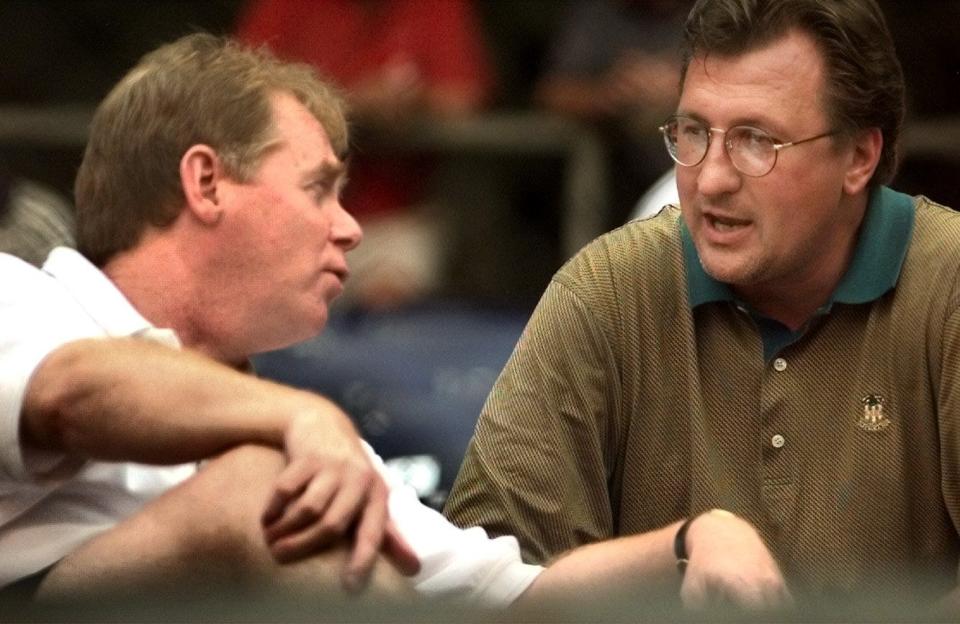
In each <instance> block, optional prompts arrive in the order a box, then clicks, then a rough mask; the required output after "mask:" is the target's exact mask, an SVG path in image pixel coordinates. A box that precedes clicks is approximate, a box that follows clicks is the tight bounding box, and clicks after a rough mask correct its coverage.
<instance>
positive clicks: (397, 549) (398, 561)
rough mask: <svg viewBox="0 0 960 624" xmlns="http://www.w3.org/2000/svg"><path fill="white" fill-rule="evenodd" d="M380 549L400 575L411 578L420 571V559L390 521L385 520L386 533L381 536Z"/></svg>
mask: <svg viewBox="0 0 960 624" xmlns="http://www.w3.org/2000/svg"><path fill="white" fill-rule="evenodd" d="M381 549H382V550H383V553H384V554H385V555H386V556H387V557H389V559H390V560H391V561H392V562H393V564H394V565H395V566H397V569H398V570H400V573H401V574H405V575H407V576H412V575H414V574H416V573H417V572H419V571H420V558H419V557H418V556H417V553H416V552H414V550H413V547H411V546H410V544H408V543H407V540H405V539H403V536H402V535H400V531H398V530H397V527H396V526H394V524H393V522H392V521H391V520H387V532H386V533H385V534H384V536H383V546H381Z"/></svg>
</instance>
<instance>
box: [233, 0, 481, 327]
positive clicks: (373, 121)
mask: <svg viewBox="0 0 960 624" xmlns="http://www.w3.org/2000/svg"><path fill="white" fill-rule="evenodd" d="M237 34H238V36H239V37H240V38H241V39H242V40H244V41H246V42H247V43H251V44H266V45H268V46H269V47H270V48H271V49H273V50H274V52H276V53H277V54H278V55H280V56H281V57H284V58H287V59H291V60H297V61H305V62H308V63H311V64H313V65H314V66H316V67H317V68H319V69H320V71H321V72H322V73H324V74H325V75H327V76H328V77H330V78H332V79H333V80H334V81H335V82H337V83H338V84H339V85H340V86H341V87H342V88H343V89H344V90H345V92H346V95H347V98H348V101H349V103H350V106H351V113H352V118H353V121H354V124H355V125H356V130H357V132H358V135H357V136H358V138H357V139H356V140H355V142H354V145H353V148H354V151H353V152H352V158H351V163H350V177H351V180H352V182H351V184H350V185H349V186H348V187H347V188H346V190H345V196H344V198H343V202H344V206H346V207H347V209H348V210H349V211H350V212H351V213H352V214H353V215H354V216H355V217H356V218H357V219H358V220H359V221H360V222H361V224H362V225H363V228H364V232H365V238H366V240H367V244H366V245H364V248H363V249H362V250H358V251H357V252H355V253H354V254H353V256H352V258H351V261H352V263H353V266H354V272H353V281H352V285H351V290H352V293H351V295H350V296H349V297H350V299H352V300H353V302H354V303H356V304H359V305H361V306H364V307H370V308H379V309H382V308H389V307H395V306H398V305H402V304H404V303H411V302H414V301H417V300H419V299H421V298H423V297H424V296H426V295H430V294H432V293H434V292H435V291H436V290H437V288H438V287H439V286H440V284H441V280H442V278H443V266H444V261H445V254H444V253H443V241H444V240H445V238H446V237H445V236H444V232H443V223H444V221H445V217H444V214H443V213H444V211H445V210H446V208H445V207H443V206H435V205H434V206H431V203H434V202H436V201H438V200H437V198H436V196H435V194H431V192H430V191H431V189H430V186H429V183H430V179H431V172H432V170H433V163H432V162H430V159H429V158H428V157H425V156H423V155H420V156H416V157H414V156H413V155H405V156H404V157H402V158H400V157H397V155H396V153H393V154H390V155H382V154H378V153H375V152H374V151H373V150H369V149H367V145H368V144H367V142H366V141H367V140H368V139H370V138H372V139H373V140H376V139H377V137H378V136H379V137H383V136H384V135H390V134H392V133H397V132H401V131H402V130H404V129H405V128H406V129H409V128H410V126H411V124H413V123H414V122H416V121H419V120H423V119H424V118H431V117H433V118H441V119H458V118H463V117H466V116H469V115H472V114H474V113H476V112H478V111H480V110H481V109H482V107H483V106H484V105H485V103H486V102H487V101H488V99H489V96H490V92H491V88H492V85H493V73H492V70H491V67H490V64H489V60H488V52H487V49H486V44H485V42H484V40H483V37H482V36H481V29H480V25H479V23H478V20H477V17H476V16H475V14H474V11H473V6H472V5H471V4H470V2H469V1H468V0H417V1H416V2H410V1H407V0H325V1H324V2H313V1H311V0H252V1H250V2H249V3H248V4H246V5H245V6H244V7H243V8H242V9H241V12H240V15H239V18H238V22H237Z"/></svg>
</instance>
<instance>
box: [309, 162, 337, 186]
mask: <svg viewBox="0 0 960 624" xmlns="http://www.w3.org/2000/svg"><path fill="white" fill-rule="evenodd" d="M346 172H347V165H346V164H345V163H344V162H343V161H339V160H338V161H329V160H326V161H324V162H322V163H320V164H319V165H317V166H316V167H314V168H312V169H308V170H307V171H306V172H305V173H304V174H303V178H304V180H306V181H309V182H313V181H316V180H328V181H329V180H336V179H337V178H342V177H343V176H344V174H346Z"/></svg>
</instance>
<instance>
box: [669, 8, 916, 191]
mask: <svg viewBox="0 0 960 624" xmlns="http://www.w3.org/2000/svg"><path fill="white" fill-rule="evenodd" d="M791 29H799V30H801V31H802V32H804V33H806V34H808V35H809V36H811V37H812V38H813V40H814V41H815V42H816V44H817V47H818V48H819V49H820V52H821V54H822V55H823V58H824V63H825V66H826V72H827V75H826V80H825V82H826V92H825V93H824V94H823V95H824V96H825V101H826V103H827V115H828V117H829V118H830V122H831V125H832V128H833V129H834V130H836V131H838V132H839V133H840V134H841V135H846V136H853V135H854V134H855V133H857V132H858V131H860V130H864V129H867V128H879V129H880V131H881V132H882V133H883V152H882V153H881V155H880V162H879V163H878V165H877V169H876V171H875V172H874V174H873V178H872V179H871V185H879V184H886V183H887V182H889V181H890V179H891V178H893V175H894V173H895V172H896V168H897V150H898V141H899V137H900V128H901V125H902V124H903V116H904V108H905V103H904V90H905V88H904V83H903V71H902V69H901V68H900V61H899V60H898V59H897V54H896V50H895V49H894V46H893V39H892V37H891V36H890V31H889V30H888V28H887V24H886V21H885V20H884V17H883V13H882V12H881V11H880V8H879V7H878V6H877V4H876V2H874V0H698V1H697V3H696V4H695V5H694V7H693V9H692V10H691V11H690V14H689V16H688V17H687V21H686V24H685V26H684V41H683V49H682V53H683V69H682V73H681V85H682V84H683V79H684V77H685V76H686V73H687V68H688V67H689V65H690V61H691V60H692V59H693V57H694V56H705V55H709V54H717V55H721V56H736V55H739V54H743V53H745V52H748V51H750V50H754V49H757V48H759V47H762V46H764V45H766V44H769V43H771V42H773V41H774V40H775V39H777V38H779V37H781V36H783V35H785V34H786V33H787V32H788V31H789V30H791Z"/></svg>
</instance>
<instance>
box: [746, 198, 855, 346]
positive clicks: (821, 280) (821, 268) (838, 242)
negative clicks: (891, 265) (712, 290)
mask: <svg viewBox="0 0 960 624" xmlns="http://www.w3.org/2000/svg"><path fill="white" fill-rule="evenodd" d="M847 199H848V200H849V201H848V202H845V203H841V204H840V206H838V208H837V209H838V214H841V215H848V216H847V217H846V218H844V219H840V220H838V222H837V223H836V224H835V227H834V228H832V232H830V233H824V238H825V239H828V241H829V243H830V244H828V245H824V247H823V249H825V250H826V251H825V252H824V253H821V254H819V255H818V256H817V257H815V258H813V259H811V260H810V261H808V262H806V263H805V264H804V265H803V266H798V267H795V269H794V271H793V273H792V274H791V275H787V276H778V277H775V278H773V279H770V280H768V281H767V282H761V283H757V284H750V285H748V286H733V290H734V292H735V293H736V294H737V296H738V297H740V298H741V299H743V300H744V301H746V302H747V303H749V304H750V305H751V306H752V307H753V308H754V309H755V310H756V311H757V312H759V313H760V314H762V315H764V316H766V317H768V318H771V319H773V320H775V321H779V322H780V323H782V324H783V325H785V326H787V327H789V328H790V329H791V330H792V331H797V330H798V329H800V328H801V327H803V326H804V325H805V324H806V323H807V322H808V321H809V320H810V319H811V318H812V317H813V315H814V314H815V313H816V311H817V310H818V309H819V308H820V307H821V306H823V305H824V304H826V303H827V302H828V301H829V300H830V297H831V295H833V293H834V291H835V290H836V288H837V286H838V285H839V284H840V281H841V280H842V279H843V276H844V275H845V274H846V272H847V269H848V268H849V267H850V263H851V262H852V260H853V254H854V253H855V251H856V247H857V241H858V240H859V233H860V225H861V224H862V223H863V218H864V215H865V214H866V209H867V196H866V194H863V195H862V196H857V197H850V198H847Z"/></svg>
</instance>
